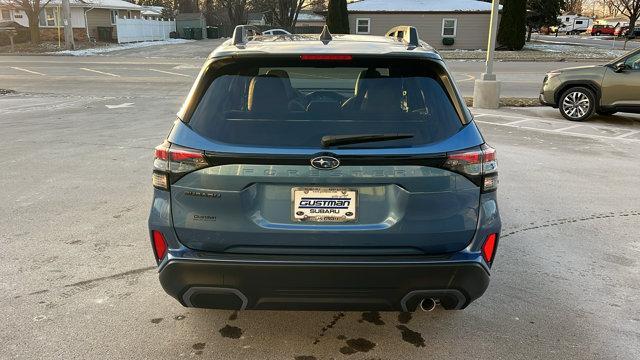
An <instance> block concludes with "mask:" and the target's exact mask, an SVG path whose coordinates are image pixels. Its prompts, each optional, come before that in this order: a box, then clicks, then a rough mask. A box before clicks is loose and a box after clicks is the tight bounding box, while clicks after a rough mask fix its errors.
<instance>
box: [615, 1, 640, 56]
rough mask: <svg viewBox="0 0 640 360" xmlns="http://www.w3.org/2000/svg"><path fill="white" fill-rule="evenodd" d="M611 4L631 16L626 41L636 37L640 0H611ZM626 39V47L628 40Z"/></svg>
mask: <svg viewBox="0 0 640 360" xmlns="http://www.w3.org/2000/svg"><path fill="white" fill-rule="evenodd" d="M609 2H610V4H611V6H612V7H613V8H615V9H616V10H617V11H618V12H619V13H620V14H622V15H624V16H627V17H628V18H629V32H628V34H627V39H626V41H629V39H631V38H633V37H634V29H635V27H636V22H637V20H638V17H640V0H609ZM626 41H625V48H626V45H627V42H626Z"/></svg>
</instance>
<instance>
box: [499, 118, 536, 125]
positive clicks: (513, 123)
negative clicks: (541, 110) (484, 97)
mask: <svg viewBox="0 0 640 360" xmlns="http://www.w3.org/2000/svg"><path fill="white" fill-rule="evenodd" d="M525 121H531V119H522V120H517V121H512V122H508V123H506V124H504V125H515V124H520V123H523V122H525Z"/></svg>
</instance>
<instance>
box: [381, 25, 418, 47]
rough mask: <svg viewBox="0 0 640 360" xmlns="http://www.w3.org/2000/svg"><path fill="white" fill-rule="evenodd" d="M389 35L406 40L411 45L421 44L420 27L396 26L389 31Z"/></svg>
mask: <svg viewBox="0 0 640 360" xmlns="http://www.w3.org/2000/svg"><path fill="white" fill-rule="evenodd" d="M386 36H389V37H393V38H396V39H398V40H401V41H403V42H405V43H406V44H407V45H409V46H410V47H418V46H420V37H418V29H416V28H415V27H413V26H409V25H402V26H396V27H394V28H393V29H390V30H389V31H387V35H386Z"/></svg>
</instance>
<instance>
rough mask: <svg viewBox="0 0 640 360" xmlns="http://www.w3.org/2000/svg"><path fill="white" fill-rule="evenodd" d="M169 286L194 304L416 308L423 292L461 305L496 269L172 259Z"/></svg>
mask: <svg viewBox="0 0 640 360" xmlns="http://www.w3.org/2000/svg"><path fill="white" fill-rule="evenodd" d="M160 282H161V284H162V286H163V288H164V289H165V291H166V292H167V293H168V294H169V295H171V296H173V297H175V298H176V299H178V301H180V303H182V304H183V305H184V306H188V307H198V308H214V309H235V310H244V309H262V310H343V311H365V310H378V311H414V310H415V309H416V308H417V306H418V304H419V303H420V301H421V300H422V299H424V298H434V299H437V300H439V301H440V304H441V305H442V306H443V307H444V308H446V309H462V308H464V307H466V306H467V305H469V303H471V302H472V301H473V300H475V299H477V298H478V297H480V296H481V295H482V294H483V293H484V291H485V290H486V288H487V286H488V285H489V274H488V273H487V271H486V270H485V268H484V267H483V266H482V265H481V264H479V263H476V262H465V263H415V262H411V263H400V264H398V263H393V264H371V263H365V264H358V263H357V262H353V263H329V264H324V263H321V264H317V263H309V264H305V263H286V262H283V263H275V262H274V263H256V262H228V261H224V262H217V261H214V260H207V261H192V260H172V261H170V262H169V263H168V264H166V265H165V266H164V267H163V268H162V270H161V271H160Z"/></svg>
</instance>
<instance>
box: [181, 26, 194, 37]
mask: <svg viewBox="0 0 640 360" xmlns="http://www.w3.org/2000/svg"><path fill="white" fill-rule="evenodd" d="M182 31H183V32H184V38H185V39H193V28H188V27H186V28H183V29H182Z"/></svg>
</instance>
